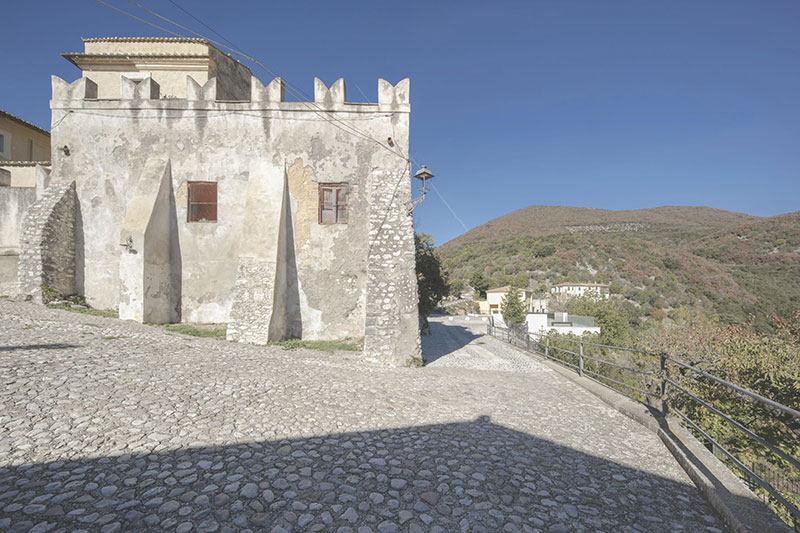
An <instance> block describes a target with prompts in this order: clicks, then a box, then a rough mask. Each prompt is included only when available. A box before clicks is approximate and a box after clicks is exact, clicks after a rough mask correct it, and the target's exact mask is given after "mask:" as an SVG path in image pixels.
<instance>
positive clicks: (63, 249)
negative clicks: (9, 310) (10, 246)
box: [18, 182, 76, 302]
mask: <svg viewBox="0 0 800 533" xmlns="http://www.w3.org/2000/svg"><path fill="white" fill-rule="evenodd" d="M75 200H76V198H75V182H60V183H52V184H51V185H50V186H49V187H48V188H47V189H46V190H45V191H44V194H42V196H41V197H40V198H39V199H38V200H37V201H36V203H34V204H33V205H32V206H31V207H30V208H28V210H27V211H26V213H25V217H24V220H23V223H22V227H23V230H22V234H21V236H20V256H19V267H18V271H19V272H18V276H19V285H20V291H21V292H22V294H24V295H25V296H28V297H31V298H32V299H33V300H35V301H40V302H41V300H42V287H43V286H45V287H48V288H50V289H53V290H55V291H56V292H57V293H59V294H61V295H69V294H74V293H75V218H76V217H75V213H76V201H75Z"/></svg>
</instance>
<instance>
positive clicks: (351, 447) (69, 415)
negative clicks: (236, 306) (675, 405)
mask: <svg viewBox="0 0 800 533" xmlns="http://www.w3.org/2000/svg"><path fill="white" fill-rule="evenodd" d="M480 326H481V327H484V326H483V325H482V324H481V325H480ZM472 331H475V332H477V331H480V327H478V328H475V329H474V330H472ZM432 332H433V335H432V336H431V337H426V338H425V340H424V343H423V345H424V351H425V358H426V361H429V362H430V366H427V367H424V368H422V369H409V368H387V367H386V366H384V365H382V364H379V363H377V362H368V361H364V360H363V356H362V355H361V354H360V353H353V352H337V353H333V354H328V353H318V352H311V351H306V350H292V351H286V350H283V349H282V348H280V347H257V346H250V345H246V344H237V343H230V342H226V341H219V340H213V339H200V338H194V337H188V336H184V335H180V334H176V333H170V332H167V331H166V330H164V329H163V328H159V327H154V326H145V325H141V324H136V323H132V322H123V321H119V320H115V319H106V318H101V317H94V316H88V315H81V314H77V313H70V312H66V311H58V310H51V309H46V308H44V307H41V306H35V305H32V304H24V303H15V302H11V301H8V300H2V299H0V531H6V530H9V531H74V530H86V531H102V532H112V531H131V530H161V529H165V530H171V531H180V532H188V531H201V532H202V531H205V532H209V531H240V530H246V529H250V530H252V531H339V532H359V533H366V532H369V531H373V532H382V533H386V532H390V531H412V532H413V531H420V532H421V531H453V532H458V531H464V532H466V531H475V532H479V531H485V532H494V531H508V532H514V531H529V532H533V531H542V532H549V533H557V532H562V533H566V532H583V531H606V532H612V531H613V532H634V531H638V532H660V531H686V532H702V531H706V532H709V533H711V532H718V531H722V526H721V525H720V522H719V521H718V519H717V518H716V517H715V516H714V515H713V513H712V511H711V510H710V508H709V507H708V505H707V504H706V503H705V501H704V500H703V499H702V497H701V496H700V494H699V492H698V491H697V490H696V489H695V488H694V486H693V485H692V484H691V482H690V480H689V478H688V477H687V476H686V475H685V473H684V472H683V470H682V469H681V468H680V466H679V465H678V464H677V462H675V460H674V459H673V457H672V456H671V455H670V453H669V452H668V451H667V449H666V448H664V446H663V445H662V443H661V441H660V440H659V439H658V437H657V436H656V435H654V434H653V433H651V432H650V431H648V430H647V429H645V428H644V427H641V426H639V425H638V424H636V423H635V422H633V421H631V420H630V419H628V418H626V417H625V416H623V415H622V414H620V413H618V412H617V411H615V410H613V409H611V408H610V407H608V406H607V405H606V404H604V403H603V402H601V401H600V400H599V399H597V398H596V397H594V396H592V395H591V394H590V393H588V392H587V391H585V390H583V389H581V388H580V387H578V386H577V385H576V384H574V383H572V382H570V381H568V380H566V379H564V378H563V377H561V376H559V375H558V374H557V373H556V372H553V371H551V370H549V369H548V368H546V367H545V366H543V365H541V364H539V363H537V362H535V361H532V360H527V359H526V358H525V357H524V356H522V355H520V354H518V353H516V352H514V353H510V352H508V349H507V348H506V347H504V346H503V345H502V343H500V342H499V341H497V340H496V339H492V338H489V337H479V336H478V335H477V333H473V332H471V331H470V328H467V327H464V326H462V325H456V324H448V323H447V322H446V321H434V323H433V324H432Z"/></svg>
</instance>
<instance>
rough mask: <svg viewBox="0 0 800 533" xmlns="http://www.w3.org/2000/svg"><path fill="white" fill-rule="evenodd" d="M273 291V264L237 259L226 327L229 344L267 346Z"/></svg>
mask: <svg viewBox="0 0 800 533" xmlns="http://www.w3.org/2000/svg"><path fill="white" fill-rule="evenodd" d="M274 289H275V261H270V260H266V259H261V258H255V257H240V258H239V269H238V272H237V275H236V285H235V286H234V289H233V300H234V306H233V309H232V310H231V321H230V322H229V323H228V331H227V339H228V340H229V341H239V342H249V343H253V344H266V343H267V342H268V341H269V323H270V318H271V317H272V305H273V298H274Z"/></svg>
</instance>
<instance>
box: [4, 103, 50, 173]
mask: <svg viewBox="0 0 800 533" xmlns="http://www.w3.org/2000/svg"><path fill="white" fill-rule="evenodd" d="M3 160H5V161H50V132H48V131H46V130H43V129H42V128H39V127H37V126H34V125H33V124H31V123H29V122H26V121H24V120H22V119H21V118H19V117H15V116H14V115H12V114H11V113H6V112H5V111H3V110H0V161H3Z"/></svg>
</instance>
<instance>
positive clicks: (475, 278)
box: [469, 272, 489, 298]
mask: <svg viewBox="0 0 800 533" xmlns="http://www.w3.org/2000/svg"><path fill="white" fill-rule="evenodd" d="M469 284H470V285H471V286H472V288H473V289H475V292H477V293H478V297H479V298H486V291H488V290H489V280H488V279H486V277H485V276H484V275H483V273H482V272H475V273H474V274H473V275H472V278H470V280H469Z"/></svg>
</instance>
